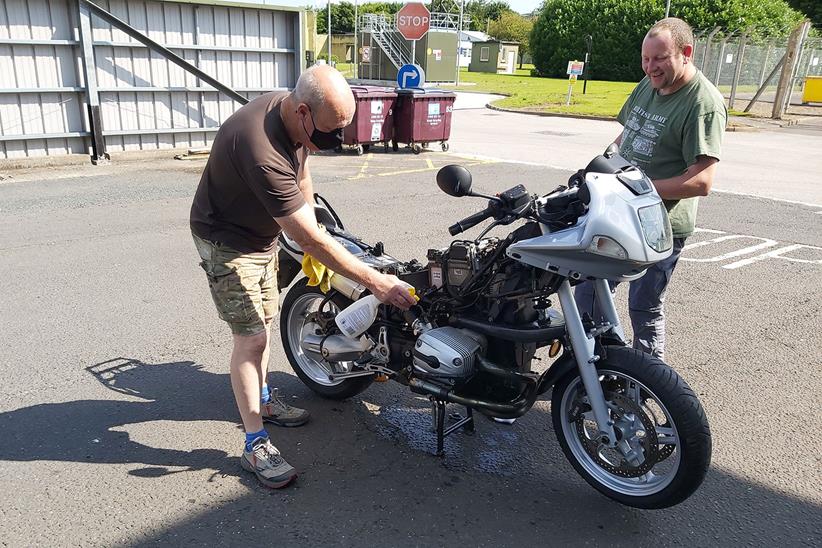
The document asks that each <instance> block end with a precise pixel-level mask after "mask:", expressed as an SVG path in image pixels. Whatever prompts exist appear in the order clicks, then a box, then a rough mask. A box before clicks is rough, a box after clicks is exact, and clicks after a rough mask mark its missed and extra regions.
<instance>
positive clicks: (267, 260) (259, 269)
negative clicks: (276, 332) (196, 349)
mask: <svg viewBox="0 0 822 548" xmlns="http://www.w3.org/2000/svg"><path fill="white" fill-rule="evenodd" d="M192 236H193V237H194V245H195V246H197V252H198V253H199V254H200V258H201V259H202V261H201V262H200V266H201V267H202V268H203V270H205V273H206V277H207V278H208V286H209V288H210V289H211V297H212V298H213V299H214V305H215V306H216V307H217V315H218V316H219V317H220V319H222V320H223V321H225V322H227V323H228V325H229V326H230V327H231V332H232V333H234V334H235V335H244V336H249V335H256V334H258V333H261V332H263V331H265V329H266V325H269V324H270V323H271V321H272V320H273V319H274V316H276V315H277V312H278V311H279V306H280V301H279V297H280V296H279V293H278V291H277V251H276V249H275V250H274V251H272V252H271V253H270V254H254V255H249V254H244V253H241V252H239V251H236V250H234V249H231V248H230V247H227V246H225V245H222V244H219V243H213V242H209V241H207V240H203V239H202V238H199V237H198V236H196V235H194V234H192Z"/></svg>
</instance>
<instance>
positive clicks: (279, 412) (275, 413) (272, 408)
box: [260, 388, 311, 426]
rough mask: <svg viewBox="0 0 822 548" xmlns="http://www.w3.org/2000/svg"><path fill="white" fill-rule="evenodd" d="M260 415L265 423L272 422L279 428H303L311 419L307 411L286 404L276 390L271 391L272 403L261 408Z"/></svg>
mask: <svg viewBox="0 0 822 548" xmlns="http://www.w3.org/2000/svg"><path fill="white" fill-rule="evenodd" d="M260 414H261V415H262V418H263V422H270V423H272V424H276V425H277V426H302V425H303V424H305V423H307V422H308V419H309V418H310V417H311V415H310V414H309V413H308V411H306V410H305V409H300V408H299V407H292V406H291V405H288V404H287V403H285V400H283V398H282V397H281V396H280V393H279V392H278V391H277V389H276V388H275V389H273V390H271V401H270V402H268V403H264V404H263V405H262V406H261V407H260Z"/></svg>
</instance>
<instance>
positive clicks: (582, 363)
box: [557, 280, 625, 447]
mask: <svg viewBox="0 0 822 548" xmlns="http://www.w3.org/2000/svg"><path fill="white" fill-rule="evenodd" d="M594 285H595V289H596V294H597V301H598V304H599V306H600V309H601V312H602V315H603V316H604V318H605V321H606V322H607V323H608V324H610V326H611V329H612V330H613V333H614V334H615V335H617V336H620V337H621V338H622V339H623V340H624V339H625V337H624V335H623V333H622V327H621V326H620V325H619V317H618V316H617V313H616V307H615V306H614V301H613V298H612V297H611V290H610V288H609V287H608V282H607V280H596V281H595V282H594ZM557 295H559V302H560V304H561V305H562V313H563V315H564V316H565V328H566V329H567V331H568V338H569V339H571V348H572V349H573V351H574V358H575V359H576V362H577V367H578V368H579V376H580V378H581V379H582V384H583V385H584V386H585V392H586V393H587V394H588V401H589V402H590V404H591V410H592V411H593V412H594V418H595V419H596V421H597V428H598V429H599V438H600V442H602V443H603V444H604V445H607V446H609V447H614V446H615V445H616V442H617V439H616V435H615V434H614V422H613V421H612V420H611V415H610V413H609V412H608V406H607V405H606V404H605V395H604V394H603V392H602V385H601V384H600V383H599V373H598V372H597V368H596V363H597V361H598V360H599V358H600V357H599V356H597V355H596V354H594V348H595V345H594V338H595V336H596V330H594V332H591V333H587V332H586V331H585V327H584V326H583V325H582V318H581V317H580V315H579V310H577V304H576V301H575V300H574V293H573V291H572V290H571V284H570V282H569V281H568V280H565V281H563V282H562V284H561V285H560V286H559V290H558V291H557Z"/></svg>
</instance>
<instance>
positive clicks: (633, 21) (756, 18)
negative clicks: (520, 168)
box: [530, 0, 802, 81]
mask: <svg viewBox="0 0 822 548" xmlns="http://www.w3.org/2000/svg"><path fill="white" fill-rule="evenodd" d="M664 16H665V0H546V1H545V3H544V4H543V6H542V9H541V10H540V13H539V17H538V19H537V22H536V23H535V24H534V29H533V30H532V31H531V43H530V46H531V55H532V56H533V58H534V65H535V67H536V70H537V72H538V73H539V74H541V75H544V76H558V77H564V76H565V69H566V67H567V65H568V61H570V60H573V59H582V58H583V57H584V55H585V49H586V48H585V36H586V35H588V34H590V35H592V36H593V39H594V42H593V56H592V57H593V63H591V73H592V74H593V75H595V76H596V77H597V78H599V79H602V80H630V81H637V80H639V79H640V78H642V69H641V65H640V50H641V48H642V39H643V38H644V37H645V33H646V32H647V31H648V29H649V28H650V27H651V25H653V24H654V22H655V21H658V20H659V19H662V18H663V17H664ZM671 16H673V17H680V18H682V19H684V20H685V21H687V22H688V23H690V25H691V26H692V27H693V28H695V29H711V28H714V27H717V26H719V27H722V28H723V29H725V30H726V31H731V32H748V33H749V34H750V35H752V36H753V37H757V36H762V35H779V36H785V35H787V33H789V32H790V30H791V29H792V28H793V27H795V26H796V25H797V23H798V22H799V21H800V20H801V19H802V16H801V14H799V13H798V12H797V11H795V10H793V9H791V8H790V6H788V4H787V3H786V2H785V0H730V1H720V0H676V1H675V2H672V3H671Z"/></svg>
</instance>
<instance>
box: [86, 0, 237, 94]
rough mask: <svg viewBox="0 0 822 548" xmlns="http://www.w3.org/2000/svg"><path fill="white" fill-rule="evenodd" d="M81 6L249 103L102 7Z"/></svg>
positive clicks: (213, 84)
mask: <svg viewBox="0 0 822 548" xmlns="http://www.w3.org/2000/svg"><path fill="white" fill-rule="evenodd" d="M80 5H81V6H87V7H88V8H89V9H90V10H91V11H92V12H94V15H96V16H97V17H99V18H100V19H102V20H103V21H105V22H106V23H109V24H110V25H112V26H114V27H117V28H118V29H120V30H121V31H123V32H125V33H126V34H128V35H129V36H131V37H132V38H134V39H135V40H137V41H138V42H140V43H141V44H143V45H145V46H147V47H148V49H150V50H152V51H155V52H157V53H159V54H160V55H162V56H163V57H165V58H166V59H168V60H169V61H171V62H172V63H174V64H175V65H177V66H178V67H180V68H182V69H183V70H186V71H188V72H190V73H191V74H193V75H194V76H196V77H197V78H199V79H201V80H203V81H204V82H206V83H207V84H208V85H210V86H212V87H214V88H216V89H218V90H219V91H222V92H223V93H225V94H226V95H228V96H229V97H231V98H232V99H234V100H235V101H237V102H238V103H240V104H241V105H244V104H246V103H247V102H248V99H247V98H245V97H243V96H242V95H240V94H239V93H237V92H236V91H234V90H233V89H231V88H230V87H228V86H226V85H225V84H222V83H221V82H219V81H218V80H217V79H215V78H212V77H211V76H209V75H208V74H206V73H205V72H203V71H202V70H200V69H199V68H197V67H195V66H194V65H192V64H191V63H189V62H188V61H186V60H185V59H183V58H182V57H180V56H179V55H177V54H176V53H173V52H172V51H170V50H169V49H167V48H165V47H163V46H161V45H160V44H158V43H157V42H155V41H154V40H152V39H151V38H149V37H148V36H146V35H145V34H143V33H142V32H140V31H139V30H137V29H135V28H133V27H131V26H130V25H129V24H128V23H126V22H125V21H122V20H120V19H118V18H117V17H115V16H114V15H112V14H110V13H109V12H107V11H106V10H104V9H103V8H101V7H100V6H98V5H96V4H94V3H92V2H89V0H80Z"/></svg>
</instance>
